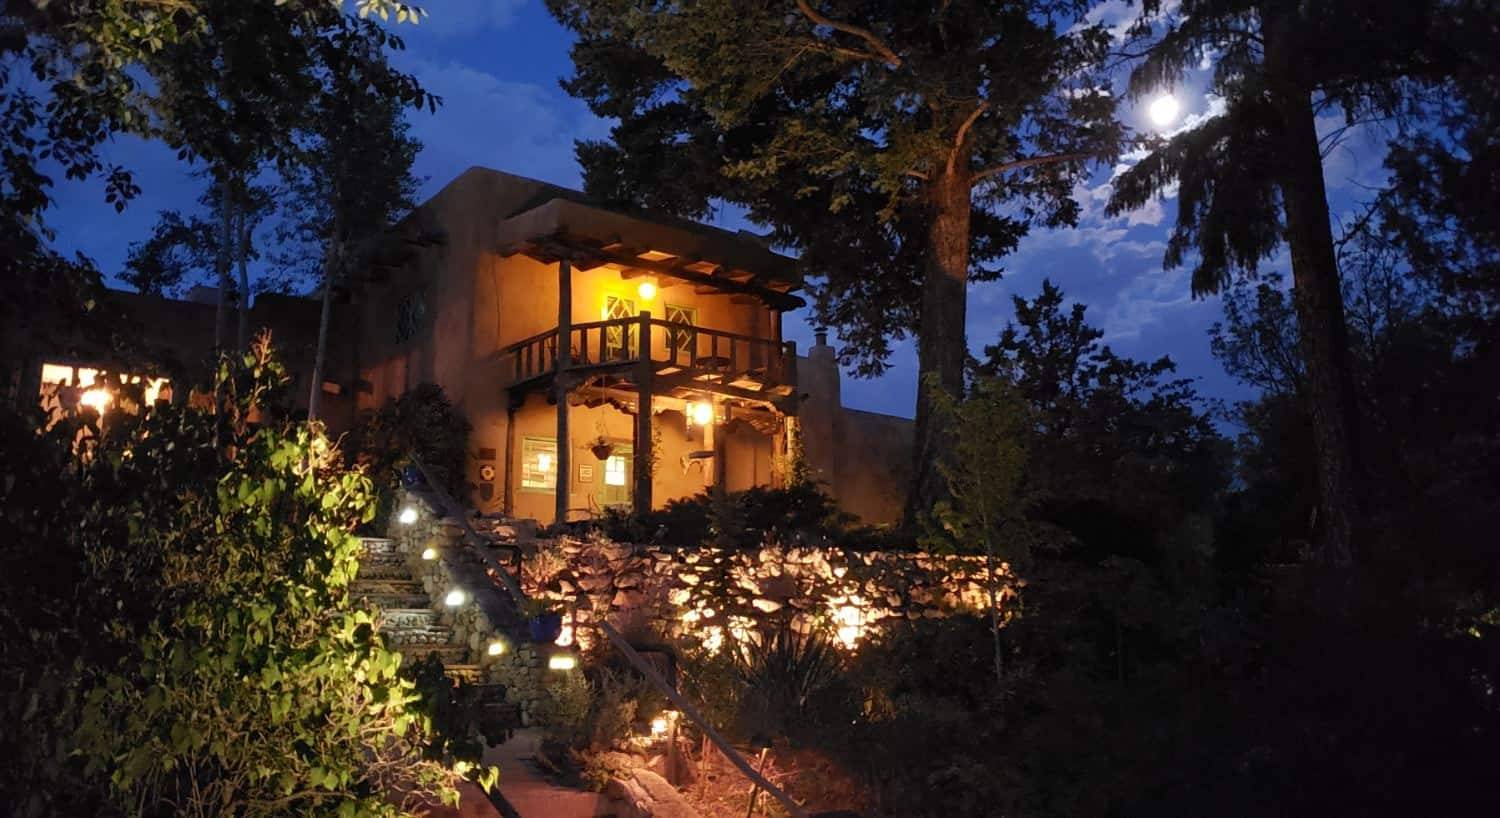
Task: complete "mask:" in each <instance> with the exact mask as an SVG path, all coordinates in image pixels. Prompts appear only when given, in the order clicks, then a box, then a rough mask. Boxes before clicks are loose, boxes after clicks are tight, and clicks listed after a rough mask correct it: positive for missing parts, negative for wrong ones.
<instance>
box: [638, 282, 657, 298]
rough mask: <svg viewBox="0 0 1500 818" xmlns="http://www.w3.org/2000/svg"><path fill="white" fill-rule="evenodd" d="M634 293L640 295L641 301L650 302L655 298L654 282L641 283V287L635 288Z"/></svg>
mask: <svg viewBox="0 0 1500 818" xmlns="http://www.w3.org/2000/svg"><path fill="white" fill-rule="evenodd" d="M635 291H636V293H637V294H639V295H640V297H641V300H642V301H650V300H651V299H653V298H655V297H656V282H655V281H642V282H641V286H639V287H636V288H635Z"/></svg>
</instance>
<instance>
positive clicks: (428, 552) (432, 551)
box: [422, 548, 437, 560]
mask: <svg viewBox="0 0 1500 818" xmlns="http://www.w3.org/2000/svg"><path fill="white" fill-rule="evenodd" d="M422 559H424V560H435V559H437V549H436V548H424V549H422Z"/></svg>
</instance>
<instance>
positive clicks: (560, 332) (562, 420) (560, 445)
mask: <svg viewBox="0 0 1500 818" xmlns="http://www.w3.org/2000/svg"><path fill="white" fill-rule="evenodd" d="M572 338H573V265H572V263H571V262H570V261H568V259H563V260H562V261H559V262H558V263H557V336H556V343H557V368H556V370H554V371H553V373H552V389H553V393H554V394H555V395H556V396H557V480H556V483H557V491H556V494H555V500H556V504H555V506H554V508H553V517H554V522H556V523H557V524H559V525H561V524H562V523H565V522H567V521H568V483H569V480H568V478H569V477H571V476H572V474H573V463H572V458H571V455H572V454H573V443H572V440H570V439H569V437H568V370H569V369H570V368H572V367H571V363H572V357H573V351H572V348H571V346H572V345H571V340H572Z"/></svg>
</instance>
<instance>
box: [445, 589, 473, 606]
mask: <svg viewBox="0 0 1500 818" xmlns="http://www.w3.org/2000/svg"><path fill="white" fill-rule="evenodd" d="M468 601H469V595H468V594H466V593H464V592H463V591H461V590H459V589H458V588H454V589H453V590H451V591H449V592H448V595H447V596H445V597H443V604H444V605H447V606H448V607H450V608H457V607H458V606H460V605H462V604H464V603H465V602H468Z"/></svg>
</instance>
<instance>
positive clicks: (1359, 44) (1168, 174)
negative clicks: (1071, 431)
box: [1107, 0, 1465, 573]
mask: <svg viewBox="0 0 1500 818" xmlns="http://www.w3.org/2000/svg"><path fill="white" fill-rule="evenodd" d="M1456 5H1465V4H1463V3H1460V4H1456ZM1142 6H1143V11H1144V13H1143V15H1142V17H1141V18H1140V20H1139V21H1138V23H1137V24H1136V26H1135V27H1134V32H1133V33H1134V34H1135V36H1136V39H1137V42H1138V43H1146V44H1148V45H1149V48H1147V50H1146V51H1145V52H1144V59H1143V60H1142V61H1141V62H1140V63H1139V65H1137V66H1136V68H1135V69H1134V70H1133V71H1132V72H1131V76H1130V93H1131V94H1132V95H1133V96H1136V97H1139V96H1141V95H1144V94H1146V93H1148V92H1150V91H1152V90H1153V89H1156V88H1161V87H1167V86H1171V85H1172V84H1174V83H1176V82H1177V81H1179V80H1180V79H1181V78H1182V77H1183V76H1184V75H1185V74H1186V72H1187V71H1189V70H1191V69H1193V68H1194V67H1196V66H1197V65H1198V64H1200V62H1201V61H1202V60H1203V59H1204V57H1205V56H1210V55H1211V56H1212V58H1213V61H1214V69H1213V85H1212V92H1213V93H1214V94H1215V95H1217V96H1219V97H1222V98H1223V99H1224V101H1225V111H1224V113H1223V114H1221V115H1218V116H1215V117H1211V118H1209V119H1207V120H1206V121H1204V122H1202V123H1199V124H1198V125H1197V126H1195V127H1193V128H1192V129H1190V130H1187V131H1185V132H1183V133H1179V134H1177V135H1176V136H1173V137H1172V138H1171V139H1169V140H1166V141H1164V142H1162V143H1161V144H1159V145H1157V146H1156V148H1155V149H1154V150H1153V151H1152V152H1151V153H1150V154H1149V155H1148V156H1147V157H1146V158H1145V159H1143V160H1142V161H1141V162H1139V163H1137V164H1136V165H1134V166H1133V167H1131V168H1130V169H1129V170H1127V171H1126V172H1124V173H1123V174H1121V175H1120V176H1119V177H1117V179H1116V180H1115V186H1114V193H1113V196H1112V198H1111V200H1110V203H1109V205H1108V208H1107V210H1108V212H1110V213H1120V212H1122V211H1124V210H1127V209H1130V208H1134V207H1139V206H1141V205H1143V204H1145V203H1146V202H1148V201H1150V200H1151V199H1152V198H1154V197H1155V196H1157V195H1158V194H1160V193H1162V192H1163V191H1165V190H1167V189H1168V188H1170V187H1172V186H1174V185H1175V186H1178V194H1177V195H1178V210H1177V221H1176V224H1175V225H1174V227H1173V232H1172V236H1171V239H1170V241H1169V242H1168V246H1167V253H1166V257H1165V264H1166V265H1167V266H1169V267H1171V266H1176V265H1179V264H1181V263H1183V262H1184V261H1185V260H1186V259H1187V258H1188V257H1189V255H1191V254H1196V258H1195V261H1194V269H1193V280H1192V287H1193V293H1194V294H1195V295H1202V294H1205V293H1210V292H1216V291H1218V290H1219V289H1221V288H1222V287H1223V286H1224V285H1225V284H1226V283H1228V282H1229V281H1230V280H1231V278H1232V276H1233V275H1234V274H1235V273H1236V272H1249V273H1253V272H1254V271H1255V269H1256V267H1257V265H1258V264H1259V263H1260V262H1261V261H1263V260H1264V259H1266V258H1267V257H1268V256H1269V255H1270V254H1271V253H1272V252H1273V251H1274V250H1275V249H1276V248H1277V247H1278V246H1280V245H1281V244H1282V243H1283V242H1285V243H1286V245H1287V246H1288V248H1289V249H1290V252H1291V268H1292V280H1293V283H1294V288H1293V296H1294V297H1293V303H1294V305H1295V307H1296V312H1297V318H1298V322H1299V325H1300V327H1301V330H1302V331H1301V336H1300V337H1301V342H1300V356H1301V358H1302V365H1303V369H1304V371H1305V377H1306V382H1307V399H1308V402H1309V409H1310V411H1311V416H1312V419H1313V430H1314V440H1315V442H1316V448H1317V455H1318V466H1319V490H1320V502H1319V509H1320V514H1321V517H1322V530H1323V537H1322V542H1321V546H1320V549H1319V552H1318V556H1319V558H1320V561H1321V562H1323V563H1325V564H1327V565H1329V566H1332V567H1334V569H1335V572H1336V573H1343V572H1344V569H1346V568H1347V566H1349V564H1350V563H1351V562H1352V561H1354V560H1355V559H1356V558H1358V556H1359V554H1358V549H1359V543H1358V537H1357V536H1356V532H1355V526H1356V523H1357V522H1358V521H1359V520H1360V519H1361V517H1360V508H1361V503H1360V471H1361V467H1360V463H1359V454H1360V447H1359V444H1358V427H1359V415H1358V401H1357V397H1356V392H1355V384H1354V378H1353V370H1352V364H1351V361H1350V359H1349V337H1348V327H1347V321H1346V318H1345V315H1344V310H1343V304H1342V301H1341V297H1340V292H1339V275H1338V264H1337V259H1336V255H1335V247H1334V240H1333V232H1332V228H1331V226H1330V224H1329V216H1328V199H1327V193H1326V191H1325V189H1324V183H1323V163H1322V154H1321V143H1320V139H1319V135H1318V129H1317V118H1318V116H1320V115H1322V114H1324V113H1325V112H1328V111H1331V110H1333V111H1340V112H1342V113H1343V115H1344V117H1345V120H1346V122H1347V123H1348V124H1351V125H1352V124H1356V123H1361V122H1368V121H1371V120H1373V119H1388V118H1391V117H1395V116H1397V115H1398V114H1401V113H1403V107H1404V103H1405V102H1406V101H1407V100H1408V99H1410V93H1411V91H1412V89H1413V88H1414V87H1416V86H1417V85H1418V84H1419V83H1422V82H1429V81H1436V80H1440V79H1441V78H1442V77H1443V76H1444V75H1445V74H1448V73H1451V72H1452V71H1453V70H1454V69H1455V65H1456V64H1457V60H1456V59H1455V58H1456V54H1455V52H1454V51H1453V50H1452V49H1451V48H1449V44H1448V43H1447V42H1445V39H1451V38H1448V37H1447V36H1446V34H1445V32H1444V30H1443V28H1442V27H1441V25H1439V24H1438V22H1437V21H1440V20H1441V19H1443V18H1444V16H1445V15H1447V14H1449V13H1451V11H1452V9H1451V8H1450V4H1448V3H1445V2H1440V0H1422V1H1421V2H1402V3H1394V2H1381V3H1369V2H1356V1H1355V0H1349V2H1344V1H1343V0H1340V1H1339V2H1325V3H1316V4H1309V3H1299V2H1293V1H1292V0H1190V1H1189V2H1185V3H1181V4H1175V3H1174V4H1167V3H1163V2H1161V1H1160V0H1143V3H1142Z"/></svg>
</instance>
